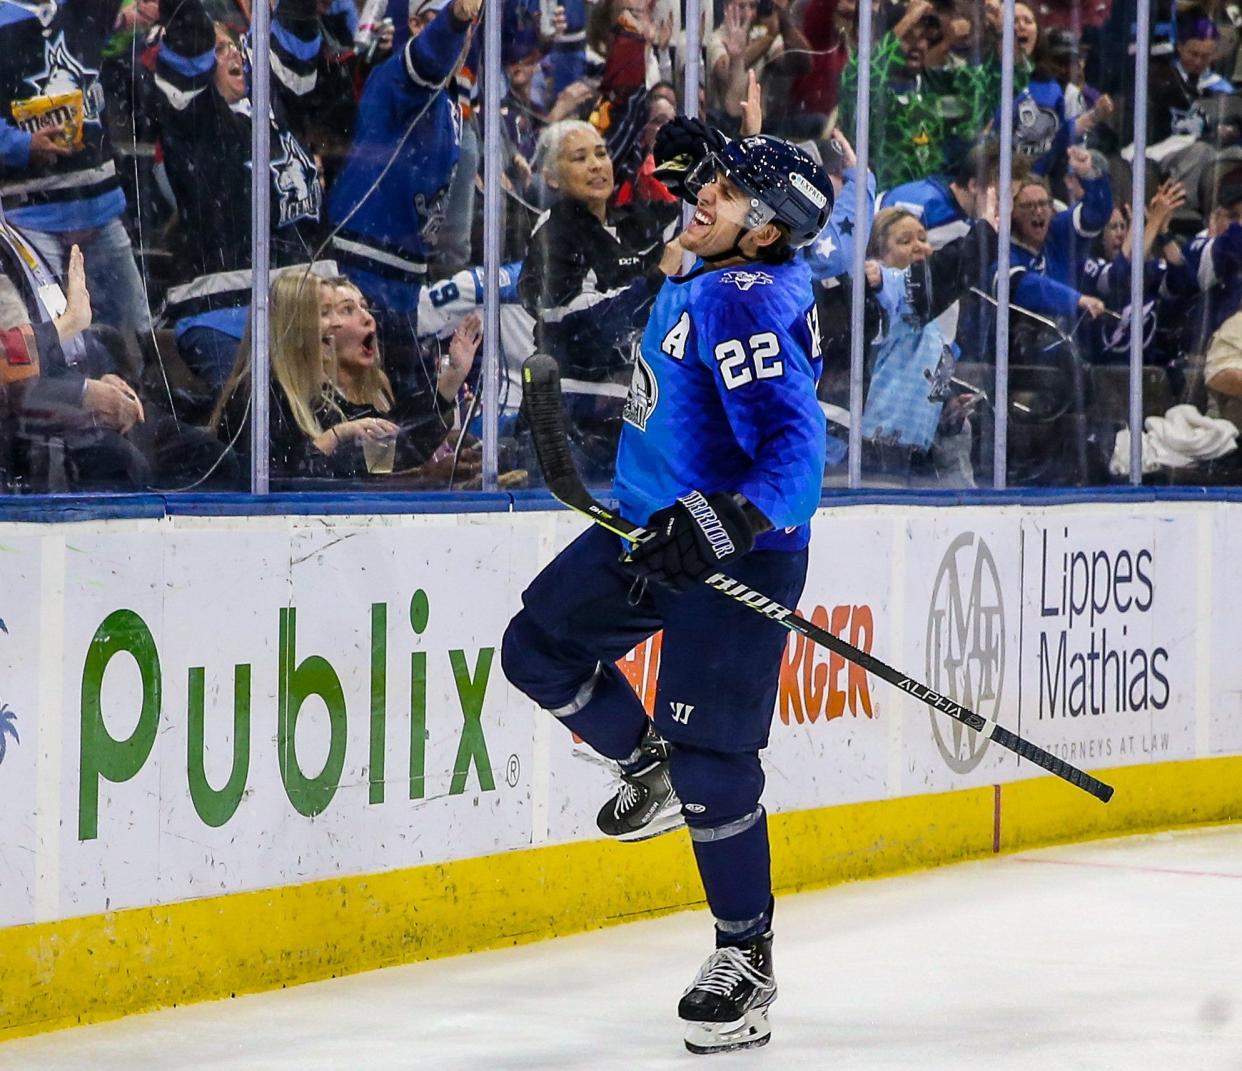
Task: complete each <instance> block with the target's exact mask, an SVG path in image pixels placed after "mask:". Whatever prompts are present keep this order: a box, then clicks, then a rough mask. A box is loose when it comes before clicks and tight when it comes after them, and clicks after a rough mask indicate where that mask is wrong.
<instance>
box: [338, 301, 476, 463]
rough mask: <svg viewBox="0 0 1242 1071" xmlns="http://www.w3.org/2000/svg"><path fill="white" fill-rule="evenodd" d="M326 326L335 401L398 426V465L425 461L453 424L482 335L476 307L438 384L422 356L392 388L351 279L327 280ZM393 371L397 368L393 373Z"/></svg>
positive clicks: (353, 416) (350, 415)
mask: <svg viewBox="0 0 1242 1071" xmlns="http://www.w3.org/2000/svg"><path fill="white" fill-rule="evenodd" d="M325 301H327V302H328V303H329V304H330V308H329V310H328V313H327V324H328V332H329V335H330V337H331V340H332V343H333V354H334V357H335V377H334V381H333V386H334V387H335V391H334V395H333V402H334V405H335V408H336V409H338V410H339V411H340V412H341V413H342V414H343V418H344V419H346V420H349V421H351V422H358V421H361V420H366V419H370V418H380V419H382V420H383V421H384V422H385V423H392V424H393V426H394V427H396V428H398V429H399V431H398V434H397V443H396V455H395V467H396V468H397V469H398V470H402V469H408V468H412V467H415V466H417V465H420V464H422V463H423V462H424V461H425V460H427V458H428V457H430V456H431V454H432V453H434V452H435V449H436V447H438V446H439V445H440V443H442V442H443V441H444V437H445V436H446V435H447V434H448V432H449V431H450V430H451V429H452V427H453V425H454V423H455V420H456V416H457V412H456V407H457V395H458V393H459V392H460V391H461V388H462V386H463V385H464V384H465V382H466V378H467V377H468V376H469V375H470V371H471V369H472V368H473V367H474V359H475V354H476V353H477V352H478V348H479V342H480V340H481V338H482V335H483V328H482V321H481V320H480V318H479V315H478V313H471V314H470V315H469V316H467V317H465V318H464V319H463V320H462V322H461V323H460V324H459V325H458V327H457V330H456V331H455V332H454V333H453V337H452V340H451V341H450V342H449V345H448V349H447V351H446V353H445V355H444V357H443V359H442V360H441V361H440V363H439V365H438V367H437V375H436V381H435V388H434V390H433V389H432V388H431V385H430V384H429V383H428V382H427V377H426V375H425V374H424V372H423V367H424V366H423V364H422V362H418V368H417V369H415V370H413V372H414V374H413V375H410V376H404V377H403V376H400V375H397V386H396V388H394V386H393V383H392V381H391V380H390V379H389V376H388V373H387V372H386V371H385V370H384V362H383V357H382V355H381V353H380V347H379V332H378V329H377V324H376V321H375V317H374V316H373V315H372V313H371V310H370V309H369V308H368V306H367V300H366V298H365V297H363V295H362V292H361V291H360V290H359V289H358V288H357V287H356V286H355V285H354V284H353V283H352V282H350V281H349V280H348V279H333V280H331V281H330V282H329V283H328V284H326V285H325ZM394 374H395V373H394Z"/></svg>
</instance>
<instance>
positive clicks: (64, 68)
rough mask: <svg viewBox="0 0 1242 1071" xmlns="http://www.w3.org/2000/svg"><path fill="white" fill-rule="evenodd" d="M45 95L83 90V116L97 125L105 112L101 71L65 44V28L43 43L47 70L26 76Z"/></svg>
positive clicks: (39, 93)
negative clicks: (52, 38) (89, 64)
mask: <svg viewBox="0 0 1242 1071" xmlns="http://www.w3.org/2000/svg"><path fill="white" fill-rule="evenodd" d="M26 82H28V83H29V84H30V85H32V86H34V90H35V93H36V94H37V95H38V96H41V97H55V96H58V95H60V94H62V93H72V92H73V91H74V90H81V92H82V105H83V113H84V114H83V118H84V120H85V122H87V123H93V124H94V125H95V126H98V125H99V124H100V116H101V115H102V114H103V106H104V91H103V86H102V85H100V83H99V72H98V71H97V70H94V69H93V68H91V67H87V66H86V65H85V64H84V63H81V62H80V61H79V60H78V59H77V57H75V56H74V55H73V53H72V52H70V51H69V46H68V45H66V44H65V34H64V31H61V33H60V35H59V36H58V37H57V38H56V40H55V41H45V42H44V43H43V70H42V71H40V72H39V73H38V74H32V75H31V76H30V77H28V78H27V79H26Z"/></svg>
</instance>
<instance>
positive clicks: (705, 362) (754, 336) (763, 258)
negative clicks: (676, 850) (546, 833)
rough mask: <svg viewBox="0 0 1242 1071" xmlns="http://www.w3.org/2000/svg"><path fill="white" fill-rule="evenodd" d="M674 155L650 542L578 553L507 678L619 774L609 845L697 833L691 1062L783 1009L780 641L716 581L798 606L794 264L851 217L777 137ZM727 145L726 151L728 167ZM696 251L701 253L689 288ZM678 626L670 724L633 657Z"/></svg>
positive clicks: (633, 493)
mask: <svg viewBox="0 0 1242 1071" xmlns="http://www.w3.org/2000/svg"><path fill="white" fill-rule="evenodd" d="M685 122H686V121H685V120H684V118H679V119H676V120H674V121H673V122H672V123H670V124H669V126H670V127H672V128H673V129H672V130H671V131H670V133H669V135H667V136H666V135H665V134H664V133H663V132H662V133H661V136H660V137H659V138H658V139H657V142H656V149H655V155H656V160H657V164H658V165H659V167H660V168H661V171H662V173H663V174H664V175H666V176H667V175H668V174H669V172H670V164H671V163H672V161H670V160H669V159H668V155H669V153H668V147H669V146H670V144H678V145H679V146H680V148H679V155H681V156H682V160H681V161H680V163H681V166H682V168H685V167H686V166H687V165H689V164H690V163H692V160H691V157H692V156H694V155H699V154H701V156H702V158H701V159H700V160H699V161H698V163H697V164H695V165H694V166H693V169H692V171H690V172H689V173H686V174H685V175H684V182H683V183H675V184H674V185H676V186H679V187H680V192H682V195H683V196H685V197H686V198H687V199H688V200H689V199H694V201H695V203H696V209H695V213H694V216H693V219H692V221H691V222H690V224H689V225H688V226H687V227H686V228H685V230H684V231H683V232H682V234H681V236H680V237H679V238H678V239H677V240H675V241H673V242H671V243H669V245H668V247H667V250H666V256H665V257H664V259H663V261H662V267H663V270H664V272H665V274H666V275H668V276H670V278H668V279H667V280H666V281H665V282H664V284H663V286H662V288H661V290H660V291H659V294H658V295H657V297H656V301H655V305H654V307H653V309H652V312H651V316H650V319H649V321H648V324H647V328H646V331H645V333H644V335H643V339H642V344H641V348H640V350H639V352H638V353H637V354H636V361H635V368H634V375H633V382H632V384H631V387H630V393H629V397H628V400H627V403H626V407H625V422H626V423H625V428H624V431H623V433H622V438H621V442H620V447H619V451H618V455H617V467H616V482H615V488H614V489H615V492H616V495H617V497H618V498H619V499H620V506H621V510H622V511H623V512H624V513H625V514H626V515H627V516H630V517H632V518H634V519H635V520H641V521H645V522H646V523H647V525H648V527H649V529H650V531H651V532H652V535H651V536H650V537H649V538H648V539H647V540H646V541H645V542H643V543H641V544H639V545H637V546H634V547H633V548H631V549H630V550H629V551H628V553H622V554H621V556H620V558H619V552H621V551H622V550H623V548H622V546H621V545H620V544H619V543H618V541H617V539H616V538H615V537H613V536H611V535H609V534H608V533H607V532H605V531H604V530H603V529H600V528H592V529H590V530H588V531H587V532H585V533H583V534H582V535H581V536H579V537H578V539H577V540H575V541H574V542H573V543H572V544H570V546H569V547H567V548H566V549H565V550H564V551H563V552H562V553H561V554H560V555H559V556H558V557H557V558H556V559H555V560H554V561H553V562H552V563H551V564H550V565H549V566H548V567H547V568H546V569H544V571H543V572H542V573H540V574H539V576H538V577H536V579H535V580H534V581H533V583H532V584H531V585H530V587H529V588H528V589H527V590H526V592H525V594H524V595H523V609H522V610H521V611H520V612H519V613H518V614H517V616H516V617H514V619H513V621H512V622H511V623H510V625H509V628H508V630H507V631H506V633H505V638H504V645H503V649H502V650H503V654H502V657H503V664H504V668H505V673H506V675H507V676H508V678H509V680H510V681H512V682H513V684H514V685H515V686H516V687H518V688H519V689H520V690H521V691H523V692H524V693H525V694H526V695H528V696H530V697H531V698H532V699H533V700H534V701H535V702H536V703H538V704H539V705H540V706H541V707H543V708H544V709H545V710H547V711H549V712H550V713H551V714H553V715H554V716H555V717H557V718H558V719H559V720H560V721H561V722H562V723H563V724H564V726H565V728H566V729H569V730H571V731H572V732H575V733H577V734H578V735H579V736H580V737H581V738H582V739H584V740H586V741H587V743H588V744H590V745H591V746H592V747H593V748H594V749H595V750H596V751H598V752H600V753H601V754H602V755H604V756H606V757H608V758H611V759H613V760H615V761H616V762H617V764H618V766H619V767H620V774H621V787H620V790H619V791H618V792H617V794H616V795H615V796H614V797H613V798H612V799H611V800H609V801H608V802H607V803H605V805H604V807H603V809H602V810H601V811H600V812H599V817H598V824H599V827H600V829H601V830H602V831H603V832H604V833H606V834H607V835H609V836H612V837H616V838H617V839H619V840H625V841H632V840H641V839H643V838H646V837H650V836H653V835H655V834H657V833H661V832H666V831H668V830H670V829H673V828H676V827H678V826H680V825H681V824H683V821H684V824H685V825H687V826H689V829H690V839H691V843H692V846H693V849H694V854H695V860H696V862H697V864H698V868H699V874H700V876H701V878H702V881H703V887H704V889H705V891H706V894H707V902H708V906H709V907H710V909H711V911H712V914H713V915H714V916H715V919H716V946H717V947H716V950H715V951H714V952H713V953H712V954H711V955H710V956H709V957H708V958H707V961H706V962H705V963H704V964H703V967H702V969H701V970H700V971H699V974H698V976H697V977H696V978H695V980H694V982H693V983H692V984H691V985H690V987H689V988H688V989H687V990H686V992H685V994H684V995H683V996H682V998H681V1003H680V1005H679V1008H678V1012H679V1014H680V1016H681V1018H682V1020H683V1021H684V1023H685V1026H686V1046H687V1048H689V1049H690V1051H692V1052H696V1053H710V1052H718V1051H723V1050H727V1049H735V1048H745V1047H749V1046H754V1045H762V1044H764V1043H765V1042H766V1041H767V1040H768V1038H769V1036H770V1034H771V1028H770V1027H769V1025H768V1021H767V1015H768V1007H769V1006H770V1005H771V1003H772V1002H773V1000H775V998H776V980H775V977H774V974H773V970H772V930H771V925H772V908H773V901H772V889H771V877H770V873H769V870H770V864H769V851H768V834H767V825H766V818H765V814H764V809H763V806H762V804H761V803H760V802H759V800H760V795H761V793H762V790H763V784H764V775H763V770H762V767H761V765H760V761H759V751H760V750H761V749H762V748H763V747H765V746H766V744H767V741H768V730H769V725H770V722H771V718H772V711H773V707H774V704H775V699H776V689H777V681H778V675H779V668H780V659H781V654H782V651H783V649H784V647H785V635H784V632H783V631H782V629H781V628H780V627H779V626H777V625H774V624H773V623H772V622H770V621H766V620H764V619H763V618H761V617H759V616H758V615H756V614H754V613H753V612H750V611H748V610H747V609H745V608H744V607H742V606H740V605H739V604H736V603H732V602H730V601H729V600H727V599H723V600H722V599H721V598H720V597H719V595H718V594H716V593H714V592H712V591H711V590H709V589H707V588H706V587H704V586H702V585H701V584H699V583H698V581H700V580H702V579H703V578H704V577H705V576H706V575H708V573H709V572H711V571H714V570H715V569H717V568H724V569H726V570H727V571H728V572H729V573H730V574H731V575H733V576H735V577H736V578H737V579H739V580H741V581H743V582H744V583H746V584H749V585H752V586H753V587H754V588H755V589H756V590H762V591H764V592H765V593H769V594H770V595H771V596H772V597H774V598H775V599H777V600H779V601H780V602H781V603H783V604H784V605H787V606H794V605H796V604H797V600H798V597H799V595H800V594H801V591H802V586H803V583H804V581H805V577H806V560H807V550H806V548H807V543H808V541H809V538H810V528H809V524H808V522H809V521H810V518H811V515H812V514H813V513H814V511H815V508H816V506H817V505H818V503H819V495H820V485H821V481H822V477H823V465H824V432H825V426H824V417H823V415H822V414H821V412H820V410H819V407H818V405H817V404H816V399H815V382H816V380H817V378H818V377H819V372H820V366H821V359H820V355H819V341H818V334H819V332H818V329H817V324H816V321H815V313H814V301H813V298H812V293H811V278H810V273H809V271H808V269H807V267H806V264H805V262H804V261H802V260H801V259H796V258H795V257H794V256H793V253H794V250H795V249H797V248H799V247H801V246H803V245H805V244H806V243H807V242H809V241H811V239H813V238H814V237H815V236H816V235H817V234H818V233H819V232H820V231H821V230H822V229H823V226H824V224H825V222H826V221H827V219H828V215H829V212H830V211H831V209H832V187H831V185H830V184H829V182H828V179H827V177H826V176H825V175H824V174H823V172H822V170H820V169H819V168H818V167H817V166H816V165H815V164H814V163H813V162H812V160H811V159H810V157H809V156H807V155H806V154H805V153H803V152H802V151H801V150H799V149H797V148H795V147H793V146H791V145H789V144H787V143H786V142H783V141H780V140H778V139H776V138H772V137H763V136H755V137H747V138H744V139H742V140H740V141H735V142H731V143H722V142H721V141H719V140H716V139H717V137H718V135H716V134H715V132H711V138H712V140H711V142H710V143H702V144H700V146H699V147H698V149H697V150H695V151H693V152H691V151H686V152H681V149H684V148H685V145H684V141H685V139H684V138H680V137H679V135H680V134H683V133H684V131H685ZM709 146H721V147H719V148H716V149H715V150H714V151H709ZM683 250H684V251H686V252H689V253H691V254H693V255H694V256H695V257H697V258H698V259H697V261H696V263H695V265H694V267H693V269H692V270H691V271H689V272H688V273H687V274H685V275H682V276H678V275H677V272H678V271H679V270H680V266H681V260H682V253H683ZM660 628H663V630H664V645H663V654H662V658H661V664H660V681H659V689H658V694H657V699H656V709H655V716H654V719H653V721H651V722H649V721H648V719H647V716H646V714H645V712H644V709H643V705H642V703H641V702H640V701H639V700H638V698H637V696H636V695H635V693H634V692H633V691H632V690H631V688H630V687H629V685H628V684H627V683H626V680H625V678H624V677H623V676H622V674H621V672H620V670H619V669H618V668H617V666H616V664H615V660H616V659H617V658H620V657H621V656H622V655H624V654H625V653H626V652H627V651H628V650H630V648H632V647H633V646H634V645H635V644H637V643H639V642H641V641H642V640H643V639H645V638H646V637H647V636H650V635H651V634H652V633H654V632H655V631H656V630H658V629H660Z"/></svg>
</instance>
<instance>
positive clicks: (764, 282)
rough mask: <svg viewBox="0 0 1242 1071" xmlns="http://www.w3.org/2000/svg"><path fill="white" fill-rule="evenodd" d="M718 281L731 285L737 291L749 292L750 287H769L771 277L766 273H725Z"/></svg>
mask: <svg viewBox="0 0 1242 1071" xmlns="http://www.w3.org/2000/svg"><path fill="white" fill-rule="evenodd" d="M720 281H721V282H722V283H732V284H733V285H734V286H736V287H737V288H738V289H739V290H749V289H750V288H751V287H752V286H771V285H772V276H770V275H769V274H768V273H767V272H766V271H727V272H725V273H724V275H722V276H721V277H720Z"/></svg>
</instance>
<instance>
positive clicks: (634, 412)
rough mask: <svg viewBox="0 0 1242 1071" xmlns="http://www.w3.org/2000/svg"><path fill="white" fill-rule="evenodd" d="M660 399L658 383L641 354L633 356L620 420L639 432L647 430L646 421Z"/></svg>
mask: <svg viewBox="0 0 1242 1071" xmlns="http://www.w3.org/2000/svg"><path fill="white" fill-rule="evenodd" d="M659 399H660V383H659V380H657V379H656V377H655V373H654V372H652V371H651V366H650V365H649V364H648V363H647V362H646V361H644V360H643V355H642V354H641V353H637V352H636V353H635V354H634V374H633V375H632V376H631V377H630V393H629V394H628V395H626V398H625V408H624V409H623V410H622V411H621V419H622V420H624V421H625V422H626V423H627V424H633V425H634V427H636V428H637V429H638V430H639V431H646V430H647V421H648V420H650V419H651V414H652V413H653V412H655V407H656V403H657V402H658V401H659Z"/></svg>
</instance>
